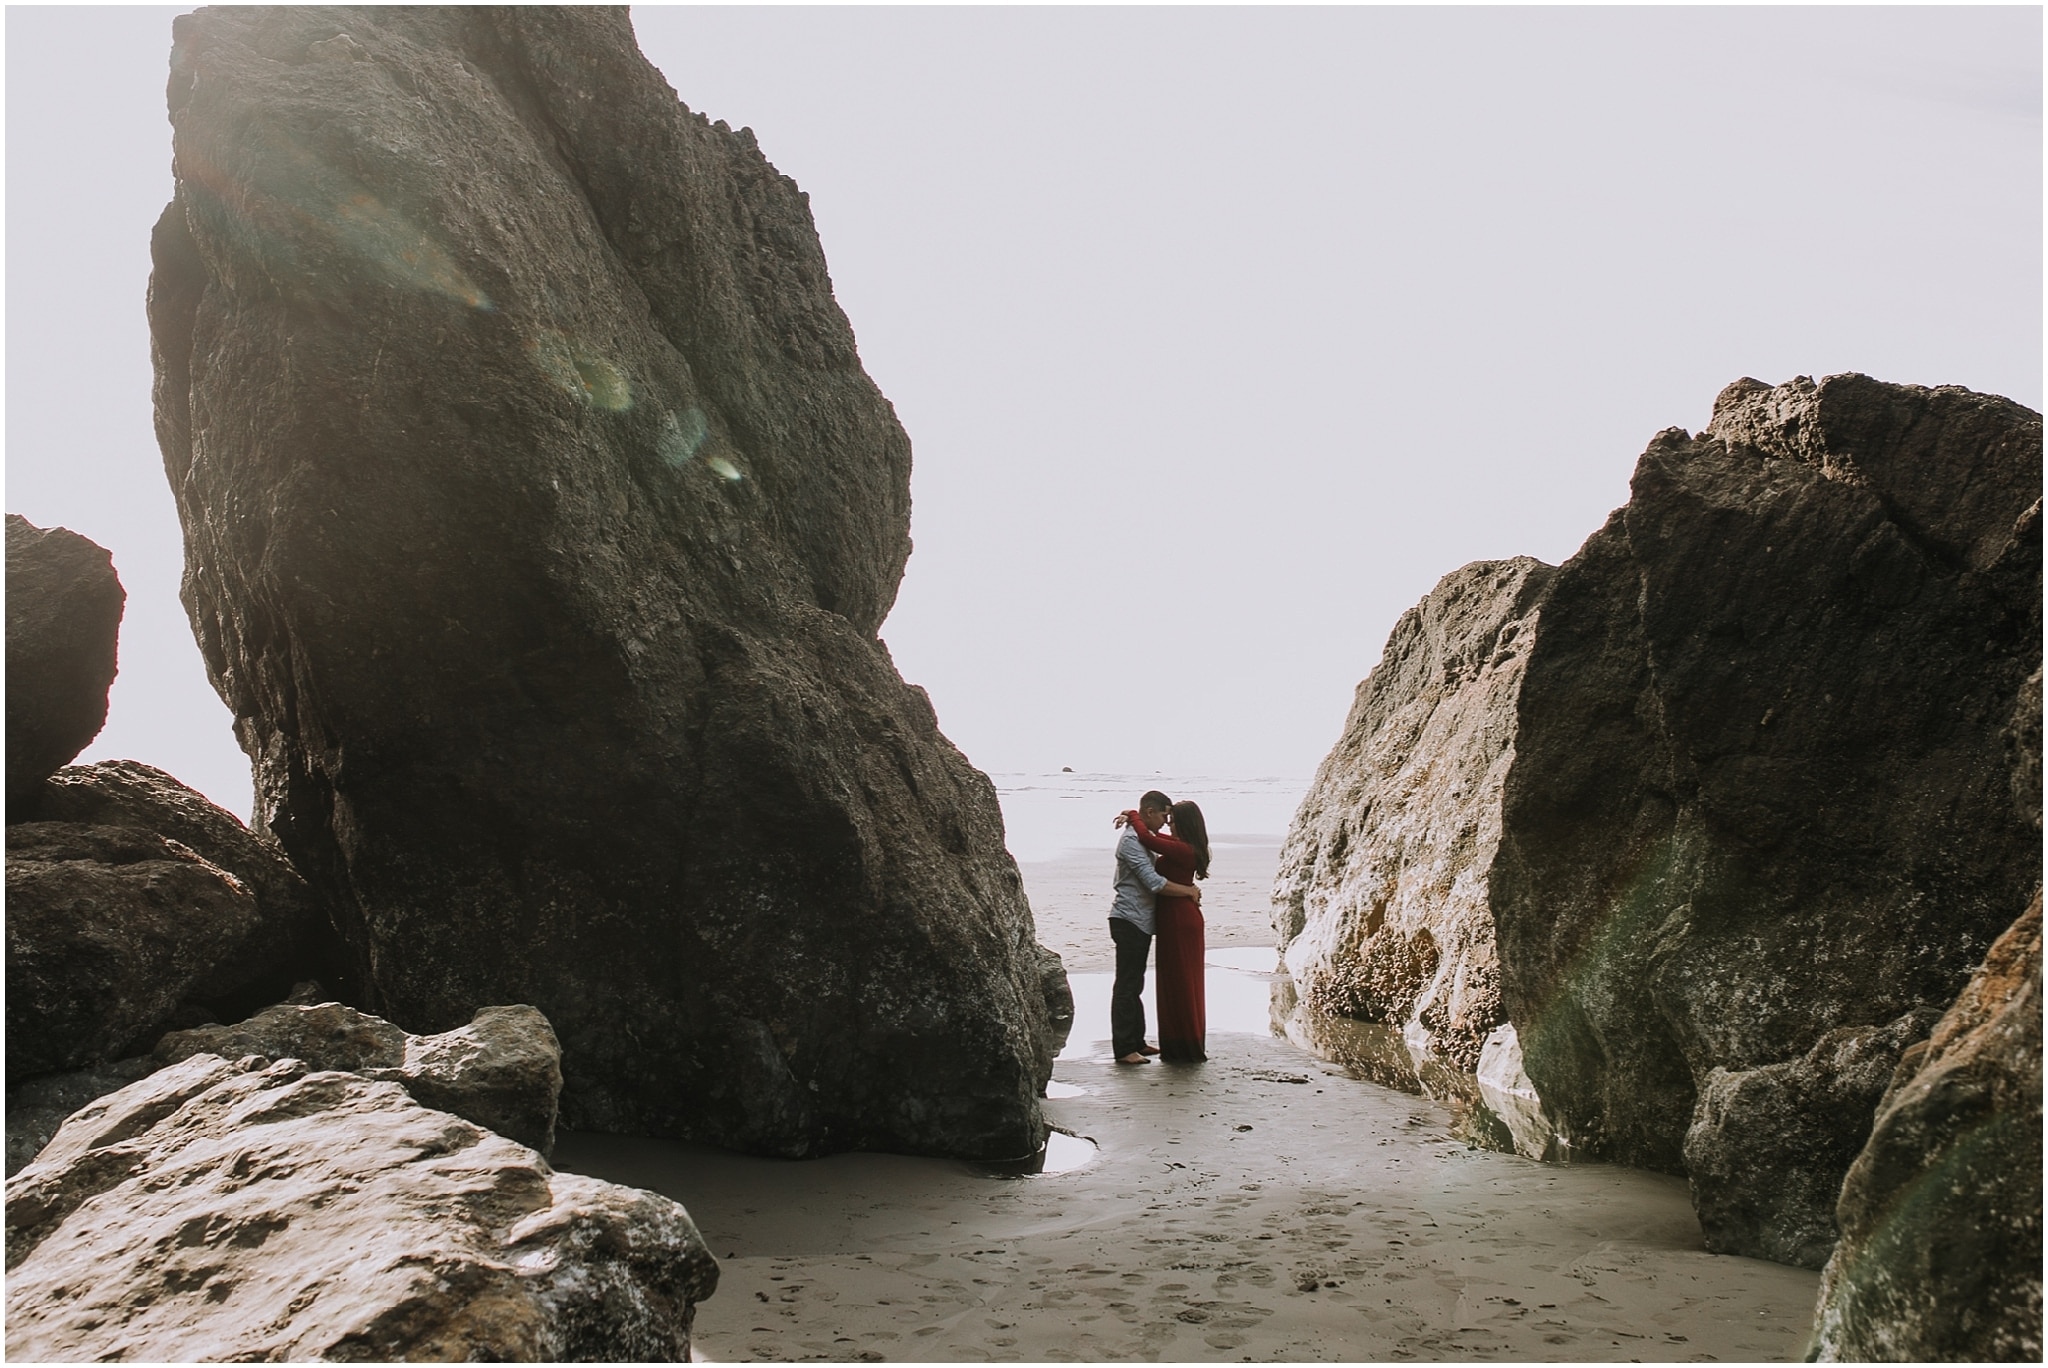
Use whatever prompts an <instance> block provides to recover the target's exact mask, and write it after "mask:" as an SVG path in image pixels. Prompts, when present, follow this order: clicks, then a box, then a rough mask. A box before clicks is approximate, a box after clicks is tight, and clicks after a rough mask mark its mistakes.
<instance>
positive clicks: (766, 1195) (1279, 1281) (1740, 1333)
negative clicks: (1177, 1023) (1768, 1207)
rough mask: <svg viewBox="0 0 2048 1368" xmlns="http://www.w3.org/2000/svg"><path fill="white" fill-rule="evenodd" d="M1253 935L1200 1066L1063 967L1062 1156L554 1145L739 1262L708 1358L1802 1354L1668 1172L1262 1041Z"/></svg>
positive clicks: (717, 1302)
mask: <svg viewBox="0 0 2048 1368" xmlns="http://www.w3.org/2000/svg"><path fill="white" fill-rule="evenodd" d="M1028 877H1029V874H1028V873H1027V878H1028ZM1041 925H1042V926H1043V923H1041ZM1266 945H1267V946H1268V947H1269V946H1270V940H1268V941H1267V942H1266ZM1265 954H1270V949H1269V948H1268V949H1266V950H1265V951H1264V953H1263V954H1262V952H1261V951H1260V949H1258V948H1243V949H1240V950H1239V951H1238V952H1237V953H1234V954H1233V953H1230V952H1228V951H1225V952H1223V953H1222V954H1220V955H1219V956H1217V958H1218V959H1219V960H1220V961H1221V963H1220V964H1212V967H1211V969H1210V973H1209V980H1210V986H1209V993H1210V1007H1211V1026H1210V1059H1209V1062H1208V1063H1206V1064H1200V1065H1161V1064H1147V1065H1143V1066H1138V1067H1122V1066H1118V1065H1117V1064H1115V1063H1114V1062H1113V1061H1112V1060H1111V1059H1110V1057H1109V1046H1108V1041H1107V1039H1106V1037H1107V1034H1108V1031H1107V1001H1108V991H1109V982H1108V976H1107V975H1106V974H1088V973H1077V974H1076V975H1075V976H1074V980H1073V981H1074V987H1075V995H1076V1000H1077V1001H1076V1006H1077V1021H1076V1028H1075V1036H1076V1039H1075V1040H1073V1041H1072V1042H1070V1044H1069V1046H1068V1049H1067V1051H1066V1052H1065V1053H1064V1054H1063V1055H1062V1056H1061V1058H1060V1061H1059V1063H1058V1065H1057V1066H1056V1068H1055V1070H1054V1079H1055V1086H1054V1088H1053V1089H1052V1091H1053V1093H1054V1094H1055V1096H1054V1097H1053V1098H1052V1099H1051V1100H1049V1101H1048V1102H1047V1104H1046V1111H1047V1115H1048V1117H1049V1118H1050V1119H1051V1120H1052V1122H1053V1123H1054V1124H1055V1125H1056V1126H1058V1127H1060V1128H1061V1129H1062V1130H1065V1131H1067V1132H1070V1133H1071V1134H1072V1135H1074V1136H1076V1137H1081V1140H1078V1141H1073V1142H1065V1143H1063V1144H1062V1146H1061V1147H1060V1149H1059V1150H1058V1151H1056V1152H1055V1156H1054V1157H1055V1161H1056V1162H1057V1163H1064V1162H1069V1161H1071V1159H1072V1158H1074V1157H1075V1156H1077V1155H1078V1156H1079V1157H1082V1158H1084V1159H1085V1160H1086V1162H1084V1163H1082V1164H1081V1165H1080V1166H1079V1167H1077V1168H1073V1169H1071V1170H1070V1171H1067V1172H1061V1173H1046V1174H1042V1175H1039V1176H1035V1177H1028V1178H1002V1177H992V1176H988V1175H987V1174H985V1173H984V1172H981V1171H978V1170H976V1169H975V1168H974V1167H973V1166H971V1165H968V1164H964V1163H959V1162H955V1161H948V1160H939V1159H916V1158H908V1157H904V1156H899V1155H878V1154H847V1155H838V1156H835V1157H832V1158H829V1159H822V1160H816V1161H812V1162H809V1163H802V1162H795V1163H792V1162H788V1161H780V1160H771V1159H751V1158H747V1157H744V1156H739V1155H732V1154H725V1153H721V1152H718V1151H714V1150H710V1149H707V1148H703V1147H696V1146H686V1145H679V1144H676V1143H674V1142H665V1141H655V1140H637V1139H625V1138H619V1137H610V1136H581V1135H565V1136H564V1137H563V1138H562V1140H561V1143H560V1149H559V1153H558V1156H557V1162H558V1163H559V1164H560V1166H561V1167H563V1168H565V1169H569V1170H572V1171H576V1172H583V1173H591V1174H595V1175H597V1176H599V1177H604V1178H609V1179H612V1180H613V1181H617V1182H623V1183H629V1184H632V1185H634V1186H638V1187H649V1188H654V1189H656V1190H659V1191H662V1192H666V1193H668V1194H670V1195H671V1196H674V1197H676V1198H678V1199H679V1200H681V1201H682V1202H683V1203H684V1204H685V1205H687V1206H688V1207H689V1209H690V1212H691V1215H692V1216H693V1217H694V1218H695V1219H696V1222H697V1224H698V1227H699V1228H700V1229H701V1230H702V1231H703V1232H704V1235H705V1238H706V1239H707V1240H708V1241H709V1242H710V1243H711V1246H712V1250H713V1252H714V1253H715V1254H717V1255H718V1257H719V1259H720V1261H721V1264H722V1265H723V1275H722V1279H721V1282H720V1285H719V1289H718V1293H717V1295H716V1296H715V1297H713V1298H712V1299H711V1300H710V1301H708V1302H706V1303H704V1305H703V1306H701V1307H700V1308H699V1309H698V1313H697V1348H698V1352H699V1353H700V1354H701V1355H702V1356H703V1357H705V1358H707V1359H712V1360H721V1361H739V1360H763V1359H765V1360H779V1361H789V1360H801V1359H830V1360H851V1361H873V1360H877V1359H890V1360H896V1359H912V1360H926V1361H932V1360H939V1361H944V1360H973V1361H987V1360H997V1361H1000V1360H1084V1361H1085V1360H1112V1359H1165V1360H1220V1361H1238V1360H1267V1359H1283V1360H1286V1359H1303V1360H1306V1359H1320V1360H1341V1359H1352V1360H1356V1359H1388V1358H1419V1359H1460V1360H1464V1359H1509V1360H1613V1361H1628V1360H1645V1361H1655V1360H1715V1359H1719V1360H1729V1359H1737V1360H1771V1359H1797V1358H1799V1357H1800V1356H1801V1354H1802V1353H1803V1351H1804V1347H1805V1341H1806V1335H1807V1331H1808V1327H1809V1326H1810V1324H1811V1322H1812V1317H1813V1304H1814V1295H1815V1291H1816V1286H1817V1282H1818V1279H1817V1277H1816V1275H1815V1274H1813V1273H1810V1272H1807V1271H1805V1270H1802V1269H1795V1268H1786V1267H1783V1266H1780V1265H1777V1264H1770V1263H1765V1262H1762V1261H1759V1260H1754V1259H1742V1258H1730V1257H1724V1256H1718V1255H1712V1254H1708V1253H1706V1252H1705V1251H1704V1250H1703V1249H1702V1248H1701V1247H1700V1231H1699V1224H1698V1222H1697V1221H1696V1220H1695V1218H1694V1217H1693V1214H1692V1209H1691V1206H1690V1204H1689V1203H1688V1201H1687V1198H1686V1190H1685V1184H1684V1183H1683V1181H1682V1180H1679V1179H1675V1178H1667V1177H1662V1176H1659V1175H1656V1174H1648V1173H1642V1172H1637V1171H1633V1170H1629V1169H1623V1168H1616V1167H1609V1166H1605V1165H1585V1166H1580V1167H1573V1168H1561V1167H1554V1166H1546V1165H1542V1164H1537V1163H1534V1162H1532V1161H1530V1160H1526V1159H1522V1158H1519V1157H1516V1156H1513V1155H1506V1154H1497V1153H1494V1152H1491V1151H1487V1150H1474V1149H1468V1148H1466V1147H1465V1146H1464V1145H1463V1144H1462V1143H1460V1142H1456V1141H1452V1140H1448V1139H1447V1138H1446V1129H1447V1127H1448V1124H1449V1121H1450V1117H1449V1113H1448V1112H1447V1111H1446V1110H1445V1109H1444V1108H1442V1107H1440V1106H1438V1105H1436V1104H1434V1103H1431V1102H1429V1101H1427V1100H1425V1099H1422V1098H1418V1097H1412V1096H1409V1095H1407V1094H1404V1093H1399V1092H1394V1091H1392V1090H1390V1089H1386V1088H1382V1087H1379V1086H1378V1085H1376V1084H1371V1083H1364V1082H1359V1081H1356V1080H1354V1079H1351V1078H1348V1077H1346V1076H1344V1075H1343V1074H1342V1073H1341V1072H1340V1071H1339V1070H1337V1069H1336V1068H1335V1067H1334V1066H1331V1065H1327V1064H1323V1063H1321V1062H1320V1061H1318V1060H1316V1059H1314V1058H1312V1057H1310V1056H1307V1055H1304V1054H1302V1053H1301V1052H1299V1051H1297V1050H1296V1049H1294V1048H1293V1047H1292V1046H1290V1045H1288V1044H1287V1043H1286V1042H1285V1041H1283V1040H1278V1039H1275V1038H1274V1037H1272V1036H1271V1035H1270V1034H1269V1033H1268V1032H1267V1028H1266V1026H1265V1021H1264V1002H1265V992H1266V976H1265V975H1263V974H1258V973H1251V972H1245V969H1244V968H1243V967H1224V966H1226V965H1235V966H1251V965H1254V964H1257V963H1260V962H1262V961H1264V955H1265ZM1096 1037H1102V1038H1096Z"/></svg>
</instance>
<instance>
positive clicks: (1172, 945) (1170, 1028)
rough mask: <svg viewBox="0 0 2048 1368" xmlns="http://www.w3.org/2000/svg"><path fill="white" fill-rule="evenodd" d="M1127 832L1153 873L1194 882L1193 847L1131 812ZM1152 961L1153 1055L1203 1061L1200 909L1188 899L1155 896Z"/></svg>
mask: <svg viewBox="0 0 2048 1368" xmlns="http://www.w3.org/2000/svg"><path fill="white" fill-rule="evenodd" d="M1130 823H1131V830H1132V831H1134V832H1136V833H1137V835H1138V839H1139V840H1140V841H1141V842H1143V843H1144V846H1145V849H1147V850H1149V851H1151V852H1152V853H1153V854H1155V855H1157V856H1158V857H1159V872H1160V873H1161V874H1164V875H1165V876H1166V877H1167V879H1168V880H1170V881H1171V882H1173V883H1177V884H1192V883H1193V882H1194V881H1195V848H1194V847H1193V846H1191V845H1189V844H1188V843H1187V842H1186V841H1180V840H1175V839H1174V838H1173V837H1171V836H1162V835H1159V834H1157V833H1155V832H1153V831H1151V830H1149V829H1148V828H1147V827H1146V826H1145V823H1144V821H1143V820H1142V819H1140V818H1139V817H1138V815H1137V814H1136V813H1132V814H1131V815H1130ZM1153 917H1154V922H1155V924H1156V927H1157V931H1156V935H1157V937H1158V939H1157V940H1156V941H1154V942H1153V963H1154V965H1155V972H1156V974H1157V975H1158V979H1157V982H1158V984H1159V1057H1160V1058H1161V1059H1163V1060H1166V1061H1167V1062H1169V1063H1176V1064H1194V1063H1199V1062H1200V1061H1202V1060H1204V1059H1207V1058H1208V1057H1209V1050H1208V1036H1209V1008H1208V995H1207V993H1206V991H1205V984H1206V978H1205V975H1206V973H1207V970H1206V969H1205V968H1204V964H1203V947H1202V907H1201V904H1200V903H1197V902H1196V901H1195V900H1194V899H1193V898H1175V897H1170V896H1169V895H1167V894H1165V893H1161V894H1160V895H1159V897H1158V900H1157V904H1156V908H1155V911H1154V913H1153Z"/></svg>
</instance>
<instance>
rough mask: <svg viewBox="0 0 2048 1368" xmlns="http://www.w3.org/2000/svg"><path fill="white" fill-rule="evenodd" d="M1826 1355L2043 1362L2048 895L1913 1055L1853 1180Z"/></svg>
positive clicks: (1829, 1285)
mask: <svg viewBox="0 0 2048 1368" xmlns="http://www.w3.org/2000/svg"><path fill="white" fill-rule="evenodd" d="M1836 1211H1837V1215H1838V1217H1839V1219H1840V1222H1841V1243H1840V1245H1839V1246H1838V1247H1837V1248H1836V1250H1835V1253H1834V1258H1833V1259H1832V1260H1830V1261H1829V1263H1828V1265H1827V1268H1826V1270H1825V1271H1824V1272H1823V1274H1822V1276H1821V1292H1820V1313H1819V1318H1818V1321H1817V1323H1816V1325H1815V1327H1814V1341H1815V1346H1814V1347H1815V1356H1816V1357H1818V1358H1821V1359H1824V1360H1828V1361H1844V1362H1867V1361H1870V1360H1874V1359H1875V1360H1892V1361H1899V1362H1908V1363H1910V1362H1915V1361H1918V1362H1933V1363H1953V1362H1968V1361H1973V1360H1974V1361H1980V1362H1981V1361H1987V1360H1989V1361H2008V1362H2024V1363H2038V1362H2039V1361H2040V1359H2041V898H2040V895H2039V894H2038V893H2036V894H2035V896H2034V902H2033V905H2032V906H2031V907H2030V908H2029V909H2028V910H2027V912H2026V915H2024V916H2023V917H2021V918H2020V919H2019V921H2017V922H2015V923H2014V924H2013V926H2012V928H2011V929H2010V930H2008V931H2007V932H2006V933H2005V935H2003V936H2001V937H2000V938H1999V940H1998V943H1997V944H1995V945H1994V946H1992V948H1991V954H1990V955H1989V957H1988V958H1987V959H1986V960H1985V962H1984V965H1983V967H1982V968H1981V969H1979V970H1978V971H1977V973H1976V975H1975V976H1974V977H1972V979H1971V980H1970V985H1969V987H1968V988H1966V989H1965V990H1964V991H1963V994H1962V996H1961V997H1960V998H1958V999H1957V1000H1956V1004H1955V1006H1954V1007H1952V1008H1950V1009H1949V1012H1948V1014H1947V1015H1946V1016H1944V1017H1943V1018H1942V1019H1941V1023H1940V1024H1939V1025H1938V1026H1936V1027H1935V1029H1934V1034H1933V1036H1932V1037H1931V1038H1930V1039H1928V1040H1925V1041H1922V1042H1920V1043H1919V1044H1917V1045H1915V1046H1914V1047H1913V1048H1912V1049H1911V1050H1909V1051H1907V1052H1906V1057H1905V1059H1904V1061H1903V1062H1902V1063H1901V1064H1900V1066H1899V1070H1898V1076H1897V1077H1896V1078H1895V1079H1894V1080H1893V1081H1892V1084H1891V1087H1890V1089H1889V1091H1887V1092H1886V1093H1885V1094H1884V1100H1883V1102H1882V1104H1881V1105H1880V1106H1879V1107H1878V1110H1877V1120H1876V1124H1875V1126H1874V1127H1873V1128H1872V1131H1871V1136H1870V1143H1869V1144H1868V1145H1866V1146H1865V1147H1864V1149H1863V1152H1862V1153H1861V1154H1860V1155H1858V1156H1857V1158H1856V1162H1855V1166H1854V1167H1853V1168H1851V1169H1850V1170H1849V1176H1848V1179H1847V1180H1846V1181H1845V1182H1844V1183H1843V1184H1842V1189H1841V1204H1840V1206H1839V1207H1837V1209H1836Z"/></svg>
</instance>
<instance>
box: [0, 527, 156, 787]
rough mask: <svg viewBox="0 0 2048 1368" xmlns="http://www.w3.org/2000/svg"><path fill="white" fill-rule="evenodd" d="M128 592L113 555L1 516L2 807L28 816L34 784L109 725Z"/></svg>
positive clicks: (62, 531) (66, 534)
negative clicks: (4, 536)
mask: <svg viewBox="0 0 2048 1368" xmlns="http://www.w3.org/2000/svg"><path fill="white" fill-rule="evenodd" d="M127 600H128V595H127V591H125V590H124V589H122V588H121V581H120V579H119V578H118V577H117V576H116V575H115V574H114V558H113V557H112V556H110V555H108V554H107V552H106V550H105V549H104V548H102V547H99V546H96V545H94V544H93V543H92V542H90V541H88V540H86V539H85V538H84V537H81V536H79V535H78V534H77V533H76V532H73V531H70V530H69V529H67V528H62V527H53V528H48V529H45V528H40V527H37V526H36V525H35V524H34V523H32V522H30V521H29V520H28V519H26V518H24V517H21V516H20V515H19V514H15V513H9V514H8V515H7V807H8V818H9V820H10V821H20V820H22V818H24V817H26V816H29V815H31V814H30V812H29V808H30V807H31V806H32V805H33V800H34V796H35V792H36V786H37V785H39V784H41V783H42V781H43V780H44V779H46V778H48V777H49V776H50V775H51V774H52V773H54V772H55V771H56V770H57V768H58V767H59V766H60V765H67V764H69V763H70V762H71V760H72V758H73V757H74V756H76V755H77V754H78V753H79V752H80V751H82V750H84V749H85V748H86V747H87V746H88V745H90V744H91V742H92V739H93V738H94V737H95V736H98V735H99V734H100V728H101V727H104V726H105V725H106V724H107V691H108V690H109V689H111V688H112V687H113V684H114V660H115V653H116V642H117V638H118V636H119V634H120V630H121V609H122V607H123V605H125V604H126V603H127Z"/></svg>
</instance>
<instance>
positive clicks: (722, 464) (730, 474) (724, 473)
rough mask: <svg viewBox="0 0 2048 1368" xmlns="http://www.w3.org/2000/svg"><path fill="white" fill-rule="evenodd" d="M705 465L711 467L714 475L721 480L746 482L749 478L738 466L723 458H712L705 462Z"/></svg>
mask: <svg viewBox="0 0 2048 1368" xmlns="http://www.w3.org/2000/svg"><path fill="white" fill-rule="evenodd" d="M704 464H705V465H707V466H709V467H711V471H712V473H713V474H715V475H717V476H718V477H719V478H720V479H724V480H744V479H746V478H747V477H746V475H745V474H744V473H743V472H742V471H741V470H740V468H739V467H738V466H736V465H734V464H733V463H732V462H731V461H728V460H726V459H725V457H723V456H713V457H710V458H709V459H707V460H706V461H705V462H704Z"/></svg>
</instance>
